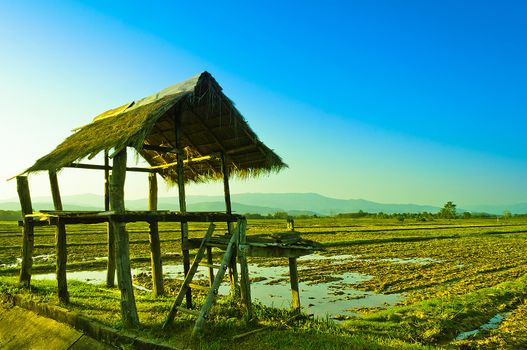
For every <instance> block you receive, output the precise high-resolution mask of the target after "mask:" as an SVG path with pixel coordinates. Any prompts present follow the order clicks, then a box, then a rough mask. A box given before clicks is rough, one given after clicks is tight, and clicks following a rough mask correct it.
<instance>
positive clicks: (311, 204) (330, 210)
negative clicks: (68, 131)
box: [0, 193, 527, 215]
mask: <svg viewBox="0 0 527 350" xmlns="http://www.w3.org/2000/svg"><path fill="white" fill-rule="evenodd" d="M231 200H232V208H233V211H235V212H237V213H241V214H243V213H257V214H262V215H267V214H273V213H276V212H287V213H288V214H290V215H299V214H305V215H314V214H317V215H334V214H338V213H352V212H358V211H359V210H362V211H364V212H369V213H378V212H384V213H418V212H423V211H427V212H432V213H436V212H438V211H439V210H440V209H441V208H440V207H437V206H432V205H418V204H387V203H377V202H372V201H368V200H364V199H337V198H330V197H326V196H322V195H320V194H316V193H241V194H233V195H231ZM62 201H63V206H64V209H65V210H102V209H103V205H104V204H103V203H104V199H103V197H102V196H99V195H94V194H82V195H71V196H63V198H62ZM33 208H34V209H35V210H37V209H41V210H45V209H53V204H52V200H51V198H50V197H37V198H34V199H33ZM126 208H127V209H129V210H146V208H147V199H146V198H144V199H134V200H127V201H126ZM158 208H159V209H160V210H178V209H179V200H178V198H177V197H160V198H159V201H158ZM19 209H20V205H19V203H18V201H17V199H12V200H4V201H0V210H19ZM187 210H189V211H224V210H225V202H224V198H223V196H192V195H189V196H187ZM505 210H508V211H510V212H511V213H512V214H523V213H527V203H518V204H511V205H490V204H482V205H473V206H466V207H465V208H463V209H461V208H458V212H464V211H470V212H485V213H489V214H502V213H503V212H504V211H505Z"/></svg>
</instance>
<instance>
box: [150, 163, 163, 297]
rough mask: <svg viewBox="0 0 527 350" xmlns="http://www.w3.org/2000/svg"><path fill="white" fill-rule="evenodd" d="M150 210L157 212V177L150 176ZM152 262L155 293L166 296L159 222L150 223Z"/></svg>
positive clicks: (154, 175)
mask: <svg viewBox="0 0 527 350" xmlns="http://www.w3.org/2000/svg"><path fill="white" fill-rule="evenodd" d="M148 210H150V211H156V210H157V176H156V174H153V173H151V174H149V175H148ZM149 225H150V260H151V265H152V284H153V288H152V290H153V292H154V294H155V295H157V296H161V295H163V294H165V292H164V290H163V264H162V262H161V243H160V240H159V225H158V222H157V221H155V220H153V221H150V223H149Z"/></svg>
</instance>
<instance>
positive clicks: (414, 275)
mask: <svg viewBox="0 0 527 350" xmlns="http://www.w3.org/2000/svg"><path fill="white" fill-rule="evenodd" d="M205 228H206V226H205V225H204V224H195V225H191V226H190V229H191V231H190V235H191V236H193V237H200V236H202V235H203V233H204V231H205ZM285 228H286V223H285V221H280V220H249V222H248V234H249V235H250V234H259V233H270V232H280V231H284V230H285ZM128 229H129V232H130V240H131V245H130V247H131V257H132V264H133V265H134V266H141V265H145V264H147V263H148V261H149V245H148V233H147V226H146V225H143V224H131V225H129V226H128ZM225 229H226V228H225V225H224V224H223V225H222V224H218V228H217V231H216V232H218V233H219V232H224V231H225ZM160 230H161V239H162V245H161V248H162V253H163V255H164V258H163V261H164V262H165V263H167V262H170V263H178V262H179V261H180V256H179V254H178V252H179V251H180V244H179V239H178V236H179V229H178V226H177V225H174V224H163V223H161V224H160ZM296 230H297V231H299V232H300V233H301V234H302V237H303V238H305V239H310V240H314V241H317V242H320V243H321V244H322V245H323V246H324V248H325V249H324V250H323V251H320V252H318V254H319V255H321V256H323V257H327V259H324V258H319V259H313V260H305V261H301V262H299V268H300V269H301V270H300V279H301V281H303V282H306V283H307V284H309V285H313V286H315V285H317V284H320V283H325V282H327V281H331V280H338V279H339V278H341V277H340V276H342V274H343V273H359V274H364V275H368V276H370V278H369V279H367V280H363V281H360V282H359V283H354V284H353V285H351V284H349V283H345V281H341V282H342V283H341V284H339V285H338V290H335V293H345V292H346V291H347V289H354V290H360V291H364V292H372V293H381V294H384V295H390V294H400V295H401V297H400V300H399V302H398V304H397V305H396V306H389V307H360V308H356V309H354V310H342V311H343V312H344V311H353V313H354V314H355V315H357V316H353V317H350V316H347V317H343V318H346V320H345V321H344V322H340V323H335V322H334V321H332V320H328V319H313V318H310V317H308V316H306V317H303V318H300V319H295V320H293V321H291V320H290V318H291V316H292V315H293V314H292V313H291V312H290V311H289V310H279V309H273V308H270V307H266V306H263V305H261V304H257V305H256V307H255V314H256V318H255V319H254V320H245V319H243V314H242V313H241V311H240V308H239V305H238V304H237V301H236V300H233V299H230V298H228V297H223V298H221V300H220V301H219V302H218V306H217V307H215V308H214V309H213V310H214V312H213V314H212V315H211V319H210V320H209V321H208V323H207V329H206V334H205V336H204V338H202V339H201V340H193V341H190V340H188V339H189V337H188V336H189V334H190V330H191V325H192V324H193V320H192V318H190V317H186V316H178V318H177V319H176V322H175V324H174V327H173V329H172V330H171V331H170V332H163V331H160V330H159V326H160V324H161V323H162V322H163V321H164V318H165V316H166V314H167V312H168V309H169V307H170V305H171V302H172V300H173V295H170V293H169V295H168V296H166V297H162V298H154V297H153V296H152V295H151V294H150V293H147V292H142V291H136V298H137V301H138V309H139V313H140V315H139V316H140V321H141V324H142V326H141V329H140V330H139V331H138V332H140V333H141V334H144V335H146V336H148V337H153V338H162V339H165V340H166V341H168V342H172V343H173V344H176V345H178V346H182V347H190V348H203V349H221V348H239V349H242V348H247V349H275V348H276V349H297V348H305V349H340V348H350V349H354V348H356V349H363V348H367V349H426V348H452V349H527V297H526V296H527V254H526V252H527V240H526V238H527V220H525V219H523V220H520V219H516V218H512V219H509V220H505V221H503V220H501V221H499V222H498V221H496V219H471V220H468V219H467V220H463V219H455V220H444V221H443V220H433V221H427V222H410V221H409V220H407V221H406V222H404V223H401V222H399V221H396V220H391V219H371V218H361V219H335V218H318V219H305V220H297V221H296ZM0 242H1V244H0V266H3V268H2V269H1V270H0V271H1V273H2V275H3V277H2V279H1V281H0V282H1V285H2V286H1V287H0V288H2V292H3V293H4V295H8V294H13V293H27V291H25V290H23V289H21V288H19V287H18V286H17V285H16V277H14V276H15V275H16V272H17V268H16V267H14V266H12V264H15V263H16V258H17V257H19V256H20V242H21V231H20V228H18V227H17V226H16V223H13V222H2V223H0ZM68 244H69V247H68V254H69V255H68V264H69V267H70V268H71V269H96V268H98V269H102V268H104V266H105V262H104V260H101V259H100V258H101V257H104V256H106V246H105V244H106V243H105V225H77V226H69V227H68ZM53 253H54V229H53V228H51V227H40V228H37V229H36V236H35V255H36V256H38V257H39V258H38V259H36V261H35V266H34V271H42V272H44V271H53V270H54V267H53V259H51V260H50V259H49V257H48V256H47V255H49V254H53ZM334 256H337V257H343V258H342V259H338V258H337V259H331V257H334ZM344 257H346V258H344ZM252 262H253V263H258V264H260V265H263V266H266V265H268V266H276V265H280V264H286V263H287V259H274V260H262V259H258V260H254V261H252ZM135 283H138V284H143V285H144V286H146V287H148V286H149V281H148V279H145V278H144V276H143V277H142V278H139V277H138V278H137V279H136V281H135ZM179 283H180V281H177V280H173V281H167V285H168V287H169V288H167V289H168V290H169V291H170V292H171V293H173V291H174V290H176V289H177V286H178V284H179ZM69 287H70V295H71V304H70V305H68V306H67V308H69V309H73V310H77V311H80V312H81V313H83V314H86V315H88V316H89V317H92V318H94V319H96V320H99V321H101V322H103V323H105V324H108V325H111V326H114V327H120V315H119V292H118V290H117V289H107V288H105V287H103V286H102V285H92V284H85V283H80V282H74V281H71V282H70V284H69ZM54 288H55V286H54V283H53V282H52V281H36V280H35V281H34V282H33V287H32V291H31V292H32V293H33V296H32V297H33V298H39V299H40V300H43V301H46V302H48V303H52V304H58V300H57V298H56V296H55V294H54ZM301 297H302V295H301ZM196 300H197V303H198V304H199V303H200V302H201V300H202V296H200V295H199V294H198V295H196ZM302 302H303V303H306V302H307V301H305V300H302ZM304 305H305V304H304ZM496 316H498V318H504V320H503V321H502V322H500V323H498V324H496V325H495V328H494V329H489V328H490V327H486V326H483V325H485V324H486V323H487V322H488V321H489V320H491V319H492V318H493V317H496ZM482 326H483V327H482ZM262 327H266V328H265V330H263V331H260V332H258V333H254V334H252V335H249V336H246V337H243V338H241V339H236V340H233V337H234V336H236V335H237V334H241V333H245V332H248V331H251V330H254V329H260V328H262ZM473 330H478V331H479V332H477V334H475V335H473V336H471V337H468V338H466V339H463V340H457V341H456V340H455V339H456V337H458V335H459V334H461V333H463V332H469V331H473Z"/></svg>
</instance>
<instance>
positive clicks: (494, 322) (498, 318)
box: [454, 312, 510, 341]
mask: <svg viewBox="0 0 527 350" xmlns="http://www.w3.org/2000/svg"><path fill="white" fill-rule="evenodd" d="M509 314H510V313H509V312H505V313H499V314H496V315H495V316H494V317H492V318H491V319H490V320H489V322H487V323H485V324H484V325H482V326H480V327H479V328H478V329H474V330H471V331H467V332H462V333H460V334H459V335H458V336H457V337H456V338H455V339H454V341H458V340H464V339H467V338H470V337H472V336H474V335H476V334H478V333H479V332H481V331H488V330H491V329H496V328H498V326H499V324H500V323H501V322H502V321H503V320H504V319H506V318H507V317H508V316H509Z"/></svg>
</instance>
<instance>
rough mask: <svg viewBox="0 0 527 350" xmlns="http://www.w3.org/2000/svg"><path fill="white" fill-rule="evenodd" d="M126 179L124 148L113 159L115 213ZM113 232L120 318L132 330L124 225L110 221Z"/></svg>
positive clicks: (134, 310)
mask: <svg viewBox="0 0 527 350" xmlns="http://www.w3.org/2000/svg"><path fill="white" fill-rule="evenodd" d="M125 178H126V148H124V149H123V150H122V151H120V152H119V153H117V155H116V156H115V157H114V159H113V171H112V177H111V181H110V203H111V206H112V209H113V210H114V211H115V212H116V213H124V212H125V206H124V181H125ZM112 225H113V229H114V232H115V248H116V250H115V253H116V254H115V258H116V259H115V262H116V267H117V282H118V284H119V289H120V290H121V317H122V321H123V324H124V325H125V327H129V328H133V327H137V326H138V325H139V317H138V315H137V307H136V304H135V297H134V290H133V287H132V273H131V271H130V246H129V237H128V232H127V231H126V224H125V223H124V222H119V221H116V220H112Z"/></svg>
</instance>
